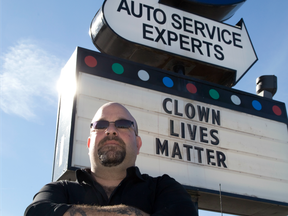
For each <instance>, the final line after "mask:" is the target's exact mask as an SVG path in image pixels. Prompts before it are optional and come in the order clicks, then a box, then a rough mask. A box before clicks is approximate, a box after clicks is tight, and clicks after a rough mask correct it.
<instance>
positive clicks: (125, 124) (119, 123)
mask: <svg viewBox="0 0 288 216" xmlns="http://www.w3.org/2000/svg"><path fill="white" fill-rule="evenodd" d="M132 124H133V122H132V121H129V120H125V119H123V120H117V121H115V127H117V128H130V127H131V125H132Z"/></svg>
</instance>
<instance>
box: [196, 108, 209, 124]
mask: <svg viewBox="0 0 288 216" xmlns="http://www.w3.org/2000/svg"><path fill="white" fill-rule="evenodd" d="M197 108H198V117H199V121H203V117H204V116H205V121H206V122H208V118H209V111H210V109H209V108H206V109H205V107H202V108H201V106H197Z"/></svg>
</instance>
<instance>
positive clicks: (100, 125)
mask: <svg viewBox="0 0 288 216" xmlns="http://www.w3.org/2000/svg"><path fill="white" fill-rule="evenodd" d="M108 126H109V122H108V121H96V122H94V123H93V128H94V129H105V128H107V127H108Z"/></svg>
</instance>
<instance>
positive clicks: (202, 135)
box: [200, 127, 208, 143]
mask: <svg viewBox="0 0 288 216" xmlns="http://www.w3.org/2000/svg"><path fill="white" fill-rule="evenodd" d="M204 131H207V128H204V127H200V142H203V143H208V140H205V139H204V137H207V133H204Z"/></svg>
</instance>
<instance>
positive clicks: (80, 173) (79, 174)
mask: <svg viewBox="0 0 288 216" xmlns="http://www.w3.org/2000/svg"><path fill="white" fill-rule="evenodd" d="M126 178H137V179H139V180H141V181H145V179H144V178H143V176H142V174H141V173H140V170H139V168H138V167H136V166H133V167H129V168H127V170H126ZM76 181H77V182H78V183H79V184H82V183H83V182H85V183H86V184H89V185H92V184H93V182H94V181H95V180H94V178H93V177H92V174H91V169H90V168H86V169H78V170H76Z"/></svg>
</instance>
